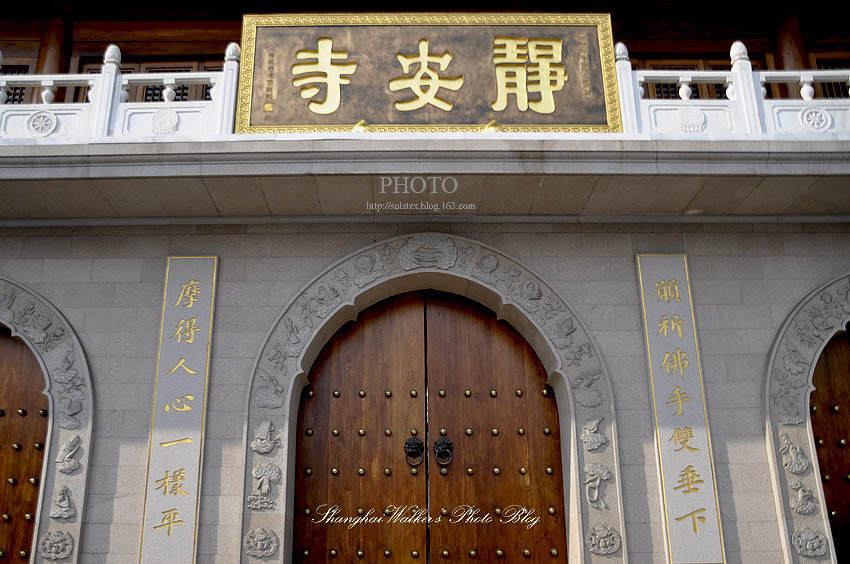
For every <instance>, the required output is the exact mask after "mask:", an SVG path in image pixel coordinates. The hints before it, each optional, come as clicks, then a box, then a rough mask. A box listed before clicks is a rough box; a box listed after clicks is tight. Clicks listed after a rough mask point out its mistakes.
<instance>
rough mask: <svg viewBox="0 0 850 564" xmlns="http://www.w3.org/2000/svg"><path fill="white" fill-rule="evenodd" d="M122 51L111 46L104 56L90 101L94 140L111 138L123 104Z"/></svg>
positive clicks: (91, 132)
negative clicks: (120, 106)
mask: <svg viewBox="0 0 850 564" xmlns="http://www.w3.org/2000/svg"><path fill="white" fill-rule="evenodd" d="M120 65H121V50H120V49H118V46H117V45H110V46H109V47H107V48H106V52H105V53H104V55H103V67H102V68H101V71H100V74H99V75H98V77H97V80H96V81H95V84H94V86H93V87H92V91H91V92H90V93H89V99H90V100H91V103H92V108H91V109H92V112H91V128H90V130H89V131H90V134H91V136H92V137H93V138H100V137H109V136H110V135H111V134H112V132H113V129H114V121H115V117H116V114H117V111H118V105H119V104H120V103H121V94H122V93H121V69H120V67H119V66H120Z"/></svg>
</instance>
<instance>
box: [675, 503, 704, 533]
mask: <svg viewBox="0 0 850 564" xmlns="http://www.w3.org/2000/svg"><path fill="white" fill-rule="evenodd" d="M697 513H705V507H700V508H699V509H694V510H693V511H691V512H690V513H686V514H685V515H682V516H681V517H676V521H684V520H685V519H687V518H688V517H690V518H691V521H692V523H693V526H694V532H695V533H697V534H699V525H698V524H697V521H699V522H700V523H705V517H703V516H702V515H697Z"/></svg>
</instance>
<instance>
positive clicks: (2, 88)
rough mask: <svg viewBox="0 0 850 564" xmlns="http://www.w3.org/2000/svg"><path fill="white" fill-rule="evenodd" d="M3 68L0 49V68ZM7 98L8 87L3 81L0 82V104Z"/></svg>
mask: <svg viewBox="0 0 850 564" xmlns="http://www.w3.org/2000/svg"><path fill="white" fill-rule="evenodd" d="M2 68H3V51H2V50H0V69H2ZM8 99H9V87H8V86H6V84H5V83H0V104H5V103H6V100H8Z"/></svg>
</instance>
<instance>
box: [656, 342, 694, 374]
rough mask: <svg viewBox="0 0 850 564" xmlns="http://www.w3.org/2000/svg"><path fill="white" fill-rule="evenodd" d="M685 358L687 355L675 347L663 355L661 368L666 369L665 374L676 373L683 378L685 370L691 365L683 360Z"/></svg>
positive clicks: (685, 359) (686, 360)
mask: <svg viewBox="0 0 850 564" xmlns="http://www.w3.org/2000/svg"><path fill="white" fill-rule="evenodd" d="M686 356H688V353H686V352H683V351H682V350H681V349H679V348H678V347H677V348H676V350H675V351H673V352H668V353H664V361H663V362H662V363H661V366H663V367H665V368H666V369H667V374H670V373H671V372H678V373H679V375H680V376H681V377H682V378H684V377H685V368H687V367H688V366H689V365H690V363H691V361H689V360H688V359H687V358H685V357H686Z"/></svg>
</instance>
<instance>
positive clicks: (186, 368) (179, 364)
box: [165, 358, 198, 376]
mask: <svg viewBox="0 0 850 564" xmlns="http://www.w3.org/2000/svg"><path fill="white" fill-rule="evenodd" d="M185 362H186V359H185V358H181V359H180V362H178V363H177V364H176V365H175V366H174V368H172V369H171V370H169V371H168V372H166V373H165V375H166V376H168V375H169V374H172V373H173V372H174V371H175V370H177V369H178V368H182V369H183V370H185V371H186V372H188V373H189V374H197V373H198V371H197V370H192V369H191V368H189V367H188V366H186V364H184V363H185Z"/></svg>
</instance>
